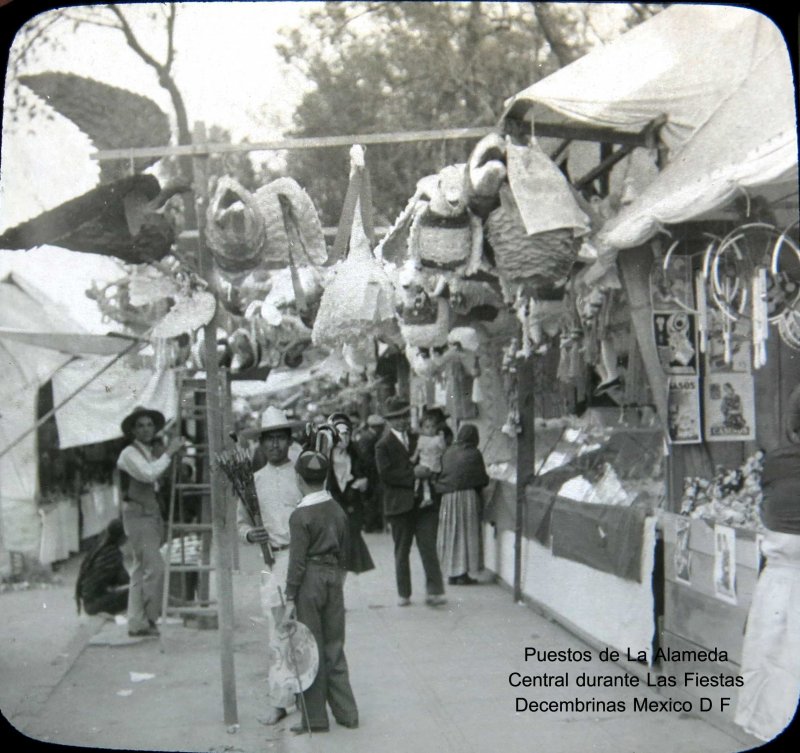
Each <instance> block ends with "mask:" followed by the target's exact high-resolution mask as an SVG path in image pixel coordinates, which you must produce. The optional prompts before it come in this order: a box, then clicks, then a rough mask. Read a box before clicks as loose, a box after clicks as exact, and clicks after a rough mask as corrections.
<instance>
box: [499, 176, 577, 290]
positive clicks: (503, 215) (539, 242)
mask: <svg viewBox="0 0 800 753" xmlns="http://www.w3.org/2000/svg"><path fill="white" fill-rule="evenodd" d="M486 235H487V238H488V240H489V243H490V244H491V246H492V249H493V250H494V257H495V265H496V267H497V270H498V271H499V272H500V273H501V274H502V275H504V276H505V277H507V278H511V279H517V278H527V279H528V280H530V281H533V282H535V283H538V284H542V285H552V284H554V283H555V282H557V281H559V280H561V279H563V278H564V277H566V276H567V274H568V273H569V271H570V269H571V268H572V265H573V263H574V261H575V259H576V257H577V251H578V248H577V244H576V241H575V238H574V233H573V231H572V229H571V228H559V229H557V230H548V231H546V232H543V233H535V234H534V235H527V233H526V232H525V226H524V225H523V223H522V217H521V216H520V213H519V210H518V208H517V205H516V202H515V201H514V197H513V195H512V194H511V191H510V189H509V188H508V186H503V187H502V188H501V189H500V206H499V207H498V208H497V209H495V210H494V211H493V212H492V213H491V214H490V215H489V217H488V219H487V220H486Z"/></svg>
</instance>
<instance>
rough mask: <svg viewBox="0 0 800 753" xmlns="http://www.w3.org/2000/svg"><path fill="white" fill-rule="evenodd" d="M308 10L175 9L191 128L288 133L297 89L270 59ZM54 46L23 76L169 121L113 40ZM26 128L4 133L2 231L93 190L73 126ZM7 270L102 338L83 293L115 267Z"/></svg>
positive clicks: (89, 34)
mask: <svg viewBox="0 0 800 753" xmlns="http://www.w3.org/2000/svg"><path fill="white" fill-rule="evenodd" d="M315 5H319V3H296V2H269V3H238V2H225V3H182V4H180V8H179V11H178V17H177V23H176V32H175V48H176V60H175V67H174V74H175V78H176V80H177V82H178V85H179V87H180V89H181V92H182V94H183V96H184V99H185V102H186V107H187V110H188V113H189V118H190V122H191V123H193V122H195V121H198V120H202V121H204V122H205V123H206V125H207V126H208V125H211V124H216V125H219V126H223V127H225V128H227V129H229V130H230V131H231V134H232V138H233V141H234V142H235V141H238V140H240V139H242V138H244V137H247V138H248V139H249V140H251V141H255V140H266V139H274V138H277V137H280V136H281V134H282V133H283V132H284V131H285V130H286V129H287V128H288V127H289V126H290V125H291V113H292V112H293V110H294V108H295V106H296V104H297V103H298V102H299V99H300V97H301V96H302V92H303V88H302V87H303V84H304V82H303V79H302V77H301V76H300V75H299V74H298V73H297V71H295V70H294V69H292V68H291V67H289V66H287V65H286V64H285V63H284V62H283V60H282V59H281V58H280V57H279V55H278V53H277V52H276V50H275V43H276V42H277V41H278V40H279V35H278V30H279V29H280V28H281V27H292V26H297V25H299V24H302V14H303V13H306V12H307V11H308V10H310V8H311V6H315ZM150 10H152V8H151V7H150V6H149V4H142V5H136V6H130V7H127V8H125V11H126V12H127V13H129V14H131V16H132V18H133V19H134V20H135V21H138V22H140V23H141V22H142V20H143V19H142V18H141V17H142V16H143V15H145V14H147V13H148V12H149V11H150ZM51 12H57V11H51ZM137 16H139V17H138V18H137ZM144 21H145V22H146V19H144ZM146 39H147V43H146V44H145V46H146V49H148V51H151V52H153V53H154V56H155V57H157V58H162V56H163V50H164V41H163V39H162V38H157V37H155V35H152V34H151V35H149V37H146ZM59 41H60V42H61V46H60V49H55V50H52V51H49V52H48V54H47V55H46V56H43V57H41V58H40V59H39V60H38V61H37V62H36V64H34V65H32V66H31V68H30V70H29V71H28V72H30V73H37V72H43V71H47V70H66V71H71V72H74V73H78V74H80V75H85V76H88V77H92V78H95V79H97V80H100V81H103V82H104V83H108V84H111V85H113V86H119V87H123V88H126V89H129V90H131V91H134V92H137V93H139V94H143V95H146V96H148V97H150V98H151V99H153V100H154V101H156V102H157V103H158V104H159V105H160V107H161V108H162V109H163V110H164V111H165V112H167V113H171V111H172V110H171V107H170V103H169V99H168V96H167V94H166V92H165V91H164V90H163V89H161V88H160V87H159V86H158V83H157V81H156V78H155V73H154V71H153V70H152V69H151V68H150V67H148V66H147V65H145V64H144V63H143V62H142V61H141V60H140V59H139V58H138V57H137V56H136V54H135V53H134V52H133V51H131V50H130V49H129V48H128V47H127V46H126V45H125V43H124V41H123V40H122V37H121V35H119V34H118V33H117V32H114V31H113V30H107V29H98V28H89V27H84V28H81V29H80V30H79V31H78V32H77V33H73V31H72V29H71V27H66V26H65V27H64V29H63V34H62V35H60V37H59ZM148 43H149V44H148ZM27 125H28V124H23V126H22V127H20V128H18V129H16V130H14V131H11V130H10V129H8V128H7V127H6V124H5V123H4V128H3V139H2V161H1V162H0V231H2V230H4V229H6V228H9V227H13V226H14V225H16V224H18V223H20V222H23V221H25V220H27V219H30V218H31V217H34V216H36V215H38V214H39V213H40V212H42V211H45V210H47V209H51V208H53V207H55V206H58V205H59V204H60V203H62V202H64V201H67V200H68V199H71V198H74V197H75V196H78V195H80V194H81V193H84V192H85V191H88V190H90V189H91V188H93V187H94V186H95V185H96V184H97V182H98V167H97V164H96V163H95V162H93V161H92V160H91V159H90V157H89V155H90V153H91V152H92V151H94V149H93V147H92V145H91V143H90V142H89V140H88V138H87V137H86V136H85V135H84V134H83V133H81V131H80V130H79V129H78V128H77V126H75V125H74V124H72V123H71V122H70V121H68V120H66V119H65V118H63V117H61V116H59V115H56V116H55V118H54V120H52V121H49V120H44V119H41V120H38V121H36V122H34V123H32V124H30V125H31V126H32V128H33V131H32V132H29V129H28V127H27ZM13 270H17V271H18V272H20V273H22V274H24V275H26V276H29V277H32V278H35V279H36V280H37V281H38V282H39V285H40V287H41V288H42V289H43V290H44V292H45V293H47V294H48V295H50V296H51V297H52V298H54V299H55V300H57V301H60V302H62V303H64V304H65V305H67V306H68V307H69V308H70V309H71V310H72V311H73V315H74V316H75V317H76V318H78V319H79V321H81V323H84V324H85V326H86V327H87V328H88V329H89V330H91V331H95V332H102V331H105V330H107V329H109V326H110V325H109V324H108V323H107V322H103V321H102V320H101V318H100V315H99V312H98V311H97V307H96V306H95V304H94V303H92V302H91V301H90V300H89V299H87V298H86V297H85V295H84V290H85V289H86V288H87V287H88V286H89V283H90V282H91V280H92V279H95V280H98V281H109V280H111V279H115V278H116V277H118V276H119V275H120V267H119V265H118V264H117V263H116V262H114V261H113V260H112V259H106V258H104V257H101V256H96V255H89V254H79V253H74V252H68V251H65V250H63V249H55V248H51V247H48V248H43V249H36V250H33V251H27V252H20V251H15V252H10V251H0V278H2V277H4V276H5V275H6V274H7V273H8V272H9V271H13ZM54 272H57V273H54Z"/></svg>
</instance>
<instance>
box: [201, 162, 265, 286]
mask: <svg viewBox="0 0 800 753" xmlns="http://www.w3.org/2000/svg"><path fill="white" fill-rule="evenodd" d="M205 231H206V232H205V237H206V242H207V243H208V246H209V248H210V249H211V253H212V255H213V256H214V261H215V262H216V265H217V267H218V268H219V269H220V271H221V272H223V273H225V274H228V275H245V274H247V273H248V272H250V271H252V270H253V269H255V268H256V267H257V266H258V263H259V260H260V259H261V247H262V245H263V244H264V239H265V237H266V236H265V228H264V222H263V219H262V217H261V216H260V213H259V207H258V206H257V204H256V202H255V200H254V198H253V195H252V194H251V193H250V192H249V191H248V190H246V189H245V188H243V187H242V186H240V185H239V183H238V182H237V181H235V180H234V179H233V178H231V177H228V176H227V175H224V176H222V177H221V178H220V179H219V182H218V183H217V188H216V190H215V191H214V196H213V197H212V198H211V202H210V203H209V205H208V210H207V212H206V228H205Z"/></svg>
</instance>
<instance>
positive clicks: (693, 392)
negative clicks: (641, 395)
mask: <svg viewBox="0 0 800 753" xmlns="http://www.w3.org/2000/svg"><path fill="white" fill-rule="evenodd" d="M667 432H668V435H669V440H670V442H671V443H672V444H695V443H697V442H700V441H701V435H700V389H699V385H698V378H697V377H693V376H670V377H668V392H667Z"/></svg>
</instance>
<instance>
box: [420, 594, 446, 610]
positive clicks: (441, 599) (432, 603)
mask: <svg viewBox="0 0 800 753" xmlns="http://www.w3.org/2000/svg"><path fill="white" fill-rule="evenodd" d="M425 603H426V604H427V605H428V606H429V607H440V606H441V605H442V604H447V598H446V597H445V595H444V594H431V595H430V596H428V598H427V599H425Z"/></svg>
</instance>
